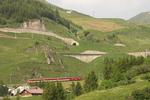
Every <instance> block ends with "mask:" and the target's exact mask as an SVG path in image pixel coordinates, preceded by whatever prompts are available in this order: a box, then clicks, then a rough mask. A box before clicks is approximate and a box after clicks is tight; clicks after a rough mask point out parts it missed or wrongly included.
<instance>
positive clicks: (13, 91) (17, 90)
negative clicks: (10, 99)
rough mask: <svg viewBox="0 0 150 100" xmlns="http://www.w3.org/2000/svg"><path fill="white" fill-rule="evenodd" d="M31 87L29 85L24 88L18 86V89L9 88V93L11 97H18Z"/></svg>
mask: <svg viewBox="0 0 150 100" xmlns="http://www.w3.org/2000/svg"><path fill="white" fill-rule="evenodd" d="M29 88H30V87H29V86H27V85H24V86H18V87H16V88H9V90H8V92H9V93H10V95H11V96H16V95H17V94H18V93H21V92H22V91H24V90H25V89H29Z"/></svg>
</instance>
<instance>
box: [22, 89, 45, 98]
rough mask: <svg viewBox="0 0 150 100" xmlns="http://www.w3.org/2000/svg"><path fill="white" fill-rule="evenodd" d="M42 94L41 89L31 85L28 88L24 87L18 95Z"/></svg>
mask: <svg viewBox="0 0 150 100" xmlns="http://www.w3.org/2000/svg"><path fill="white" fill-rule="evenodd" d="M42 94H43V89H41V88H39V87H33V88H30V89H25V90H23V91H22V92H21V93H20V96H23V97H29V96H38V95H42Z"/></svg>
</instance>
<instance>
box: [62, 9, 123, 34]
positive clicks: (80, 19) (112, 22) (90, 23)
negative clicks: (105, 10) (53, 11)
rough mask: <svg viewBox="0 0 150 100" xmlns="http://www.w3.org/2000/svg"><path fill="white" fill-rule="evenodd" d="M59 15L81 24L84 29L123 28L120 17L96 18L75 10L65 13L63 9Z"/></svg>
mask: <svg viewBox="0 0 150 100" xmlns="http://www.w3.org/2000/svg"><path fill="white" fill-rule="evenodd" d="M61 15H62V16H64V17H65V18H67V19H69V20H71V21H72V22H74V23H76V24H78V25H81V26H82V27H83V28H84V29H86V30H87V29H94V30H99V31H103V32H109V31H113V30H117V29H121V28H124V25H122V21H123V20H120V19H96V18H93V17H90V16H87V15H83V14H80V13H77V12H75V11H73V12H72V13H71V14H67V13H66V12H65V11H62V12H61ZM117 20H118V21H117Z"/></svg>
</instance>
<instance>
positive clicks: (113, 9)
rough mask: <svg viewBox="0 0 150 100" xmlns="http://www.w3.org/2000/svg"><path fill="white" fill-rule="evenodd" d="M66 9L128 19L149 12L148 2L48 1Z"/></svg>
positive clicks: (134, 0) (119, 0) (127, 0)
mask: <svg viewBox="0 0 150 100" xmlns="http://www.w3.org/2000/svg"><path fill="white" fill-rule="evenodd" d="M49 1H50V2H51V3H53V4H56V5H58V6H61V7H63V8H66V9H74V10H77V11H80V12H83V13H86V14H90V15H94V16H96V17H120V18H129V17H132V16H134V15H136V14H137V13H140V12H143V11H148V10H150V6H149V4H150V0H49Z"/></svg>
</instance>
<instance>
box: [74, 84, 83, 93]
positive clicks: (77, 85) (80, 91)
mask: <svg viewBox="0 0 150 100" xmlns="http://www.w3.org/2000/svg"><path fill="white" fill-rule="evenodd" d="M82 93H83V91H82V86H81V84H80V82H77V84H76V86H75V95H76V96H79V95H81V94H82Z"/></svg>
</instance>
